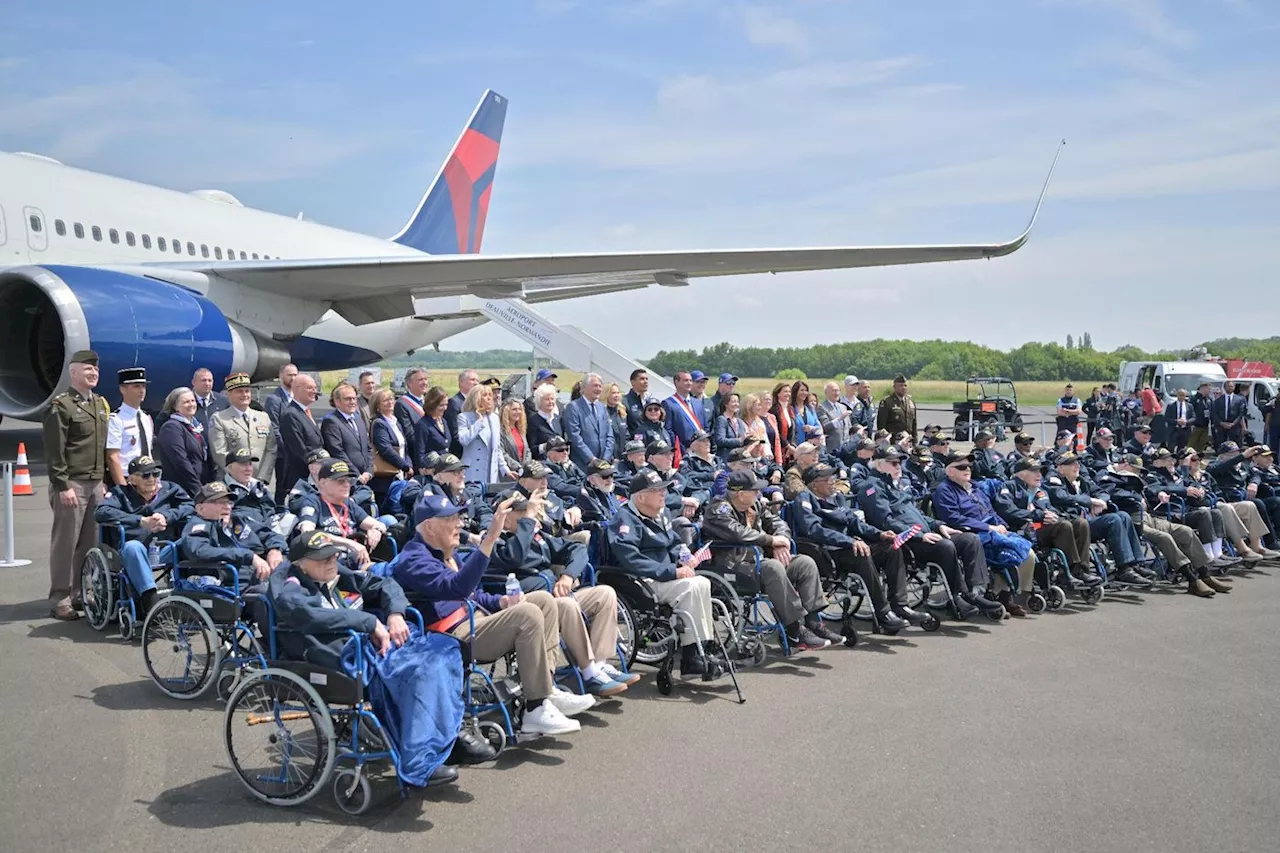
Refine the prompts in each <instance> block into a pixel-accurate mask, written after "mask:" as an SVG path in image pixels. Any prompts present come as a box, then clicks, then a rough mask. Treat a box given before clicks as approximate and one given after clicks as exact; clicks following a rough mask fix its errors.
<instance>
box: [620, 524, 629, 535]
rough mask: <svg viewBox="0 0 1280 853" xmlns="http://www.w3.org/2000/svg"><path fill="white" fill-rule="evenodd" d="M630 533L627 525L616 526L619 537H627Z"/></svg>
mask: <svg viewBox="0 0 1280 853" xmlns="http://www.w3.org/2000/svg"><path fill="white" fill-rule="evenodd" d="M630 532H631V528H630V527H629V526H627V525H625V524H619V525H618V534H619V535H620V536H626V535H627V534H628V533H630Z"/></svg>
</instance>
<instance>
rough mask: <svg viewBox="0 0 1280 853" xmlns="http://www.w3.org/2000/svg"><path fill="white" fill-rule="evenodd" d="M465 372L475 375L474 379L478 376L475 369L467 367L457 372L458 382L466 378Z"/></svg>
mask: <svg viewBox="0 0 1280 853" xmlns="http://www.w3.org/2000/svg"><path fill="white" fill-rule="evenodd" d="M467 374H471V375H472V376H474V377H476V379H479V378H480V374H478V373H476V369H475V368H474V367H468V368H467V369H466V370H464V371H462V372H461V373H459V374H458V382H462V380H464V379H466V378H467Z"/></svg>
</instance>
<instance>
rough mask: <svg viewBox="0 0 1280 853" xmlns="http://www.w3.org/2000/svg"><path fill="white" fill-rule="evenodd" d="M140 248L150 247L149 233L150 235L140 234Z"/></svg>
mask: <svg viewBox="0 0 1280 853" xmlns="http://www.w3.org/2000/svg"><path fill="white" fill-rule="evenodd" d="M142 248H144V249H150V248H151V235H150V234H143V235H142Z"/></svg>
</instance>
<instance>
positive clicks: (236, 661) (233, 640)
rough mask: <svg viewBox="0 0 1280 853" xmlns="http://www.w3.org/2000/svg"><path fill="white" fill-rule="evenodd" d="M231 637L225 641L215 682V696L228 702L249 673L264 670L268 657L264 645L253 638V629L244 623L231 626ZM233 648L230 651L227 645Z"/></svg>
mask: <svg viewBox="0 0 1280 853" xmlns="http://www.w3.org/2000/svg"><path fill="white" fill-rule="evenodd" d="M230 634H231V636H229V637H225V638H224V640H223V652H224V654H223V656H222V659H221V660H219V661H218V677H217V679H215V681H214V695H215V696H217V697H218V698H219V699H221V700H223V701H226V700H227V699H230V698H231V694H232V693H234V692H235V690H236V686H237V685H238V684H239V683H240V681H241V679H243V678H244V677H245V676H246V675H247V674H248V673H249V672H252V671H254V670H260V669H263V668H264V664H265V661H266V655H265V654H264V653H263V651H262V644H261V643H259V642H258V639H257V637H255V636H253V629H252V628H250V627H249V626H247V625H245V624H244V623H243V622H237V623H236V624H235V625H233V626H230ZM227 643H229V644H230V646H231V648H230V650H228V649H227V648H226V644H227Z"/></svg>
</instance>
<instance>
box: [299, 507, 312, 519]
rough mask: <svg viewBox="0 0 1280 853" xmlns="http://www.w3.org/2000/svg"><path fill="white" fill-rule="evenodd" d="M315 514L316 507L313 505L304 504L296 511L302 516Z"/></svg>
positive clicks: (306, 516)
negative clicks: (300, 509)
mask: <svg viewBox="0 0 1280 853" xmlns="http://www.w3.org/2000/svg"><path fill="white" fill-rule="evenodd" d="M315 514H316V508H315V507H313V506H304V507H303V508H302V512H300V513H298V515H299V516H300V517H302V518H310V517H311V516H313V515H315Z"/></svg>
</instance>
